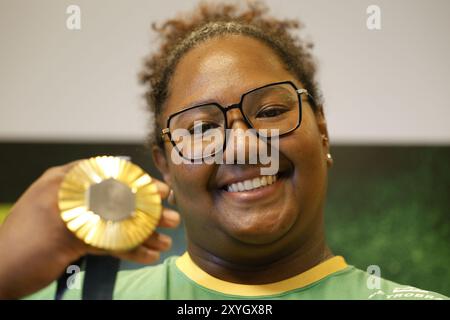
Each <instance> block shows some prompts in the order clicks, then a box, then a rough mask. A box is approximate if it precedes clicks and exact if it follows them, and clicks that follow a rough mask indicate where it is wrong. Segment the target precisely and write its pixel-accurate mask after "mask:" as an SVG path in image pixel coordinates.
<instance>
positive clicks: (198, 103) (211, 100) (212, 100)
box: [181, 99, 221, 110]
mask: <svg viewBox="0 0 450 320" xmlns="http://www.w3.org/2000/svg"><path fill="white" fill-rule="evenodd" d="M213 103H219V102H218V100H215V99H204V100H197V101H194V102H191V103H189V104H184V105H183V107H182V109H181V110H184V109H189V108H192V107H196V106H201V105H204V104H213ZM219 104H220V103H219ZM220 105H221V104H220Z"/></svg>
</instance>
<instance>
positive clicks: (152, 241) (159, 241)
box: [142, 231, 172, 251]
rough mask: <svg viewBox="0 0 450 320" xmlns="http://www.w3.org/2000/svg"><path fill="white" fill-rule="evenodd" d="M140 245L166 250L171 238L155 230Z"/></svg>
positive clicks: (170, 243)
mask: <svg viewBox="0 0 450 320" xmlns="http://www.w3.org/2000/svg"><path fill="white" fill-rule="evenodd" d="M142 245H143V246H145V247H147V248H148V249H153V250H159V251H166V250H169V249H170V247H171V246H172V238H171V237H169V236H168V235H165V234H162V233H159V232H156V231H155V232H153V234H152V235H151V236H150V237H148V238H147V240H145V241H144V243H143V244H142Z"/></svg>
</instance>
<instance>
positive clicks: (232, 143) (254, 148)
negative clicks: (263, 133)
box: [224, 109, 258, 164]
mask: <svg viewBox="0 0 450 320" xmlns="http://www.w3.org/2000/svg"><path fill="white" fill-rule="evenodd" d="M227 122H228V129H227V132H226V133H225V134H226V137H227V144H226V148H225V152H224V162H225V163H228V164H231V163H239V164H244V163H246V164H256V163H257V160H258V157H257V156H258V137H257V135H256V132H255V131H254V129H251V128H250V126H249V125H248V123H247V122H246V120H245V118H244V116H243V114H242V113H241V111H240V110H239V109H233V110H229V111H228V112H227Z"/></svg>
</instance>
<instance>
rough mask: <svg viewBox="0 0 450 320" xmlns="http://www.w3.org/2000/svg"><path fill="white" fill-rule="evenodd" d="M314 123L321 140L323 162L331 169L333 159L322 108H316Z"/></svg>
mask: <svg viewBox="0 0 450 320" xmlns="http://www.w3.org/2000/svg"><path fill="white" fill-rule="evenodd" d="M315 114H316V122H317V126H318V128H319V133H320V136H321V140H322V149H323V154H324V155H325V160H326V161H327V166H328V167H331V166H332V165H333V158H332V156H331V153H330V139H329V137H328V128H327V121H326V120H325V113H324V111H323V106H322V105H320V106H318V110H317V111H316V112H315Z"/></svg>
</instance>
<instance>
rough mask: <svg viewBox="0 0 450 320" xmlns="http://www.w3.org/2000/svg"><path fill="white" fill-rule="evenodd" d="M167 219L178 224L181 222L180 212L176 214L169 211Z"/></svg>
mask: <svg viewBox="0 0 450 320" xmlns="http://www.w3.org/2000/svg"><path fill="white" fill-rule="evenodd" d="M166 218H167V220H169V221H170V222H173V223H178V222H179V221H180V214H179V213H178V212H176V211H173V210H168V211H167V212H166Z"/></svg>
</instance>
